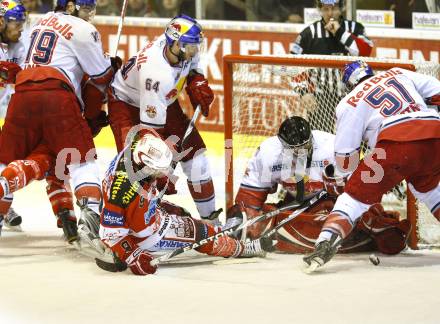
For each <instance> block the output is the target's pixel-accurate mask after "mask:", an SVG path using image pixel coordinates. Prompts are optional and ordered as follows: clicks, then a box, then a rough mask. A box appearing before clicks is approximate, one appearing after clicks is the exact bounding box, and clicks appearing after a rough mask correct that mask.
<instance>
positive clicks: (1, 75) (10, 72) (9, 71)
mask: <svg viewBox="0 0 440 324" xmlns="http://www.w3.org/2000/svg"><path fill="white" fill-rule="evenodd" d="M20 71H21V67H20V66H19V65H18V64H17V63H14V62H8V61H0V79H2V82H3V83H9V84H14V83H15V78H16V76H17V74H18V72H20Z"/></svg>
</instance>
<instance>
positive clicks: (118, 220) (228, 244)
mask: <svg viewBox="0 0 440 324" xmlns="http://www.w3.org/2000/svg"><path fill="white" fill-rule="evenodd" d="M172 158H173V156H172V153H171V150H170V147H169V146H168V145H167V143H165V142H164V141H163V140H162V139H160V137H159V136H155V135H153V134H151V133H147V134H145V135H143V136H142V137H141V138H140V139H139V140H135V141H134V142H133V144H132V145H131V146H126V147H125V149H124V150H123V151H122V152H120V153H119V155H118V156H117V157H115V159H114V160H113V161H112V162H111V164H110V167H109V169H108V170H107V173H106V176H105V179H104V181H103V193H104V199H103V200H104V206H103V209H102V212H101V226H100V230H99V235H100V237H101V239H102V241H103V242H104V243H105V244H106V245H107V246H108V247H110V248H111V250H112V251H113V252H114V253H115V254H116V255H117V257H118V259H119V263H122V264H123V265H126V266H128V267H129V268H130V270H131V271H132V272H133V273H134V274H136V275H147V274H152V273H154V272H156V267H153V266H151V265H150V261H151V260H152V256H151V254H150V253H151V252H154V251H161V250H174V249H175V248H177V247H180V246H185V245H188V244H190V243H193V242H196V241H199V240H201V239H203V238H205V237H208V236H212V235H215V233H216V232H217V231H218V230H219V229H220V227H217V226H213V225H211V224H210V223H207V222H203V221H201V220H197V219H194V218H192V217H191V215H190V214H189V213H188V212H186V211H185V210H184V209H183V208H181V207H179V206H176V205H173V204H171V203H168V202H166V201H163V200H162V201H160V202H159V201H158V199H157V198H158V191H157V190H156V178H158V177H163V176H164V175H167V174H168V172H169V170H170V164H171V161H172ZM239 221H240V222H241V219H239ZM197 250H198V252H201V253H206V254H208V255H213V256H221V257H238V256H240V257H251V256H264V254H265V253H264V251H263V250H262V249H261V245H260V241H259V240H255V241H248V242H246V243H244V242H241V241H239V240H237V239H235V238H231V237H228V236H224V237H221V238H219V239H218V240H217V241H215V242H211V243H208V244H205V245H202V246H200V247H199V248H197ZM97 263H98V265H99V264H100V263H99V261H97ZM126 266H122V267H121V268H120V269H119V270H125V269H126V268H127V267H126ZM113 271H115V270H113Z"/></svg>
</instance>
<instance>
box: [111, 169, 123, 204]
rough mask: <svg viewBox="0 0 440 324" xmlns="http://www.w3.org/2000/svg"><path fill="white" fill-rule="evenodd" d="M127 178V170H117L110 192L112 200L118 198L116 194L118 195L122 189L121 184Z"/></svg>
mask: <svg viewBox="0 0 440 324" xmlns="http://www.w3.org/2000/svg"><path fill="white" fill-rule="evenodd" d="M125 179H126V176H125V172H117V173H116V177H115V180H114V181H113V184H112V189H111V193H110V195H111V196H110V198H111V199H112V200H114V199H116V196H117V195H118V193H119V191H120V190H121V186H122V184H123V183H124V180H125Z"/></svg>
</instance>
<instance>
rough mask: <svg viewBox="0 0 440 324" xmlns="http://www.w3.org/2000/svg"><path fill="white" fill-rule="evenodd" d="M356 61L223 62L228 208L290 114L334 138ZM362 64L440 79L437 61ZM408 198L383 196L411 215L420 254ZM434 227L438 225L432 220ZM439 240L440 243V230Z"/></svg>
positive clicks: (238, 58)
mask: <svg viewBox="0 0 440 324" xmlns="http://www.w3.org/2000/svg"><path fill="white" fill-rule="evenodd" d="M356 59H360V58H357V57H345V56H326V55H300V56H260V55H226V56H224V57H223V85H224V122H225V177H226V179H225V197H226V207H227V208H229V207H230V206H232V205H233V200H234V197H235V194H236V192H237V190H238V186H239V183H240V180H241V177H242V175H243V174H244V171H245V168H246V164H247V160H248V159H249V158H250V157H251V156H252V154H253V153H254V152H255V150H256V149H257V147H258V145H259V144H260V143H261V141H262V140H263V139H264V138H267V137H269V136H273V135H275V134H276V132H277V130H278V127H279V124H280V123H281V121H282V120H283V119H284V118H286V117H287V116H288V115H300V116H303V117H304V118H306V119H308V120H309V122H310V123H311V124H312V129H321V130H324V131H328V132H332V133H334V127H335V116H334V109H335V108H336V105H337V103H338V102H339V100H340V99H341V98H342V97H343V94H344V92H343V90H342V88H341V82H340V77H341V73H340V72H341V71H342V68H343V66H344V65H345V64H346V63H348V62H350V61H354V60H356ZM361 59H362V60H365V61H366V62H368V63H369V64H370V66H371V67H372V68H373V70H375V71H380V70H388V69H390V68H393V67H400V68H404V69H408V70H412V71H417V72H419V73H424V74H429V75H433V76H436V77H438V76H439V75H440V66H439V64H437V63H433V62H412V61H401V60H390V59H380V58H361ZM306 99H307V100H306ZM404 190H406V188H405V189H404ZM400 194H402V193H401V192H400ZM403 195H404V194H403ZM406 196H407V199H406V203H405V202H404V201H399V199H401V197H400V198H399V199H398V198H395V197H394V196H391V198H387V197H384V199H385V198H386V199H388V200H389V201H388V200H387V201H386V202H385V203H384V204H385V205H386V207H387V206H388V207H389V206H391V207H389V209H398V210H399V211H400V212H401V213H402V214H406V217H407V218H408V219H409V220H410V222H411V224H412V225H413V227H412V228H413V231H412V233H411V235H410V240H409V245H410V247H411V248H413V249H416V248H417V247H418V243H420V242H421V238H420V233H419V232H420V228H421V226H422V225H420V220H419V218H420V217H421V216H420V215H419V214H420V213H419V211H418V204H417V203H416V201H415V199H414V197H413V196H412V194H411V193H410V192H409V191H407V194H406ZM425 213H426V211H424V213H423V214H425ZM428 213H429V211H428ZM418 220H419V221H418ZM429 223H430V224H434V225H437V224H435V222H433V221H432V220H430V221H429ZM434 225H433V226H434ZM438 236H439V237H438V239H439V240H440V227H439V234H438ZM427 243H428V244H430V243H432V242H427Z"/></svg>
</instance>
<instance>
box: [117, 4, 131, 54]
mask: <svg viewBox="0 0 440 324" xmlns="http://www.w3.org/2000/svg"><path fill="white" fill-rule="evenodd" d="M127 5H128V1H127V0H124V3H123V4H122V11H121V18H119V24H118V32H117V33H116V48H115V55H114V56H116V55H118V47H119V41H120V39H121V34H122V26H123V25H124V19H125V13H126V12H127Z"/></svg>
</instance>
